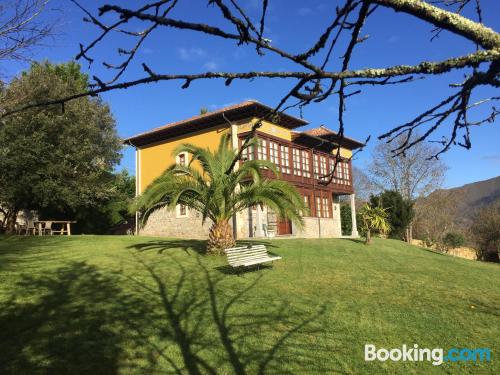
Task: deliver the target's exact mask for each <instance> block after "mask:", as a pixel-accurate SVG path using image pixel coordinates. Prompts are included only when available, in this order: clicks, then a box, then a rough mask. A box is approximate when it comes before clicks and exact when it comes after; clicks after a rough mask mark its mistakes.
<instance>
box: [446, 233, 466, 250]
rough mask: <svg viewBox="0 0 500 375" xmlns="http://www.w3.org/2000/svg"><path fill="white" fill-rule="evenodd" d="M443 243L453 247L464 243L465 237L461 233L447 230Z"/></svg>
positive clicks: (449, 247) (450, 247) (447, 246)
mask: <svg viewBox="0 0 500 375" xmlns="http://www.w3.org/2000/svg"><path fill="white" fill-rule="evenodd" d="M443 243H444V245H445V246H446V248H448V249H455V248H457V247H460V246H464V245H465V237H464V235H463V234H462V233H456V232H448V233H446V235H445V236H444V238H443Z"/></svg>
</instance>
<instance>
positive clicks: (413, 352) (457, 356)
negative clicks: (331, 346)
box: [365, 344, 491, 366]
mask: <svg viewBox="0 0 500 375" xmlns="http://www.w3.org/2000/svg"><path fill="white" fill-rule="evenodd" d="M375 360H378V361H381V362H385V361H387V360H391V361H394V362H399V361H407V362H424V361H427V362H432V364H433V365H434V366H439V365H441V364H442V363H443V362H467V361H475V362H481V361H488V362H489V361H490V360H491V349H489V348H478V349H468V348H461V349H459V348H451V349H448V351H447V352H446V353H445V351H444V349H442V348H434V349H429V348H420V347H419V346H418V344H414V345H413V346H406V345H402V346H401V348H392V349H385V348H380V349H377V347H376V346H375V345H373V344H365V361H375Z"/></svg>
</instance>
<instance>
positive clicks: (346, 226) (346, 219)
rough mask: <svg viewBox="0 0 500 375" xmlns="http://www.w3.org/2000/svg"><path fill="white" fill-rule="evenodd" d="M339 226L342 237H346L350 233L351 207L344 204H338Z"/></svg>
mask: <svg viewBox="0 0 500 375" xmlns="http://www.w3.org/2000/svg"><path fill="white" fill-rule="evenodd" d="M340 226H341V228H342V235H343V236H348V235H350V234H351V232H352V217H351V207H350V206H349V205H348V204H346V203H341V204H340Z"/></svg>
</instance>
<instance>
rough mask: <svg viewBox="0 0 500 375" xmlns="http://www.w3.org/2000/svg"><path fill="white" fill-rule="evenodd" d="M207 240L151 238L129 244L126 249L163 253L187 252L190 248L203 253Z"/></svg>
mask: <svg viewBox="0 0 500 375" xmlns="http://www.w3.org/2000/svg"><path fill="white" fill-rule="evenodd" d="M206 247H207V241H204V240H187V239H165V240H152V241H146V242H141V243H137V244H134V245H130V246H128V247H127V248H128V249H134V250H137V251H139V252H141V251H157V252H158V253H159V254H163V253H164V252H166V251H168V250H179V249H180V250H183V251H185V252H186V253H188V254H189V251H190V250H192V251H194V252H196V253H198V254H205V252H206V251H205V250H206Z"/></svg>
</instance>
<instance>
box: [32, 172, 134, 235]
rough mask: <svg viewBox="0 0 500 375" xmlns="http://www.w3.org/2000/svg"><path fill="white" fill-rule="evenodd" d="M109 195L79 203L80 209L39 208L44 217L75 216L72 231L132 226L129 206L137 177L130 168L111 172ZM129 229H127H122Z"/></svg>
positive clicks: (99, 231) (96, 231) (110, 230)
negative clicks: (130, 173) (88, 202)
mask: <svg viewBox="0 0 500 375" xmlns="http://www.w3.org/2000/svg"><path fill="white" fill-rule="evenodd" d="M108 178H109V180H110V182H109V186H110V192H109V196H107V197H104V198H103V199H100V200H99V201H98V202H96V204H94V205H92V206H85V207H78V208H77V209H76V210H73V209H71V210H68V211H61V210H58V209H53V208H45V209H42V210H40V211H39V215H40V217H41V218H45V219H65V218H68V217H71V218H74V219H75V220H76V224H74V225H73V226H72V228H71V229H72V232H74V233H76V234H78V233H83V234H90V233H91V234H108V233H113V231H114V230H115V229H116V228H117V227H118V226H120V225H125V226H127V227H130V226H131V225H132V223H133V222H134V220H135V218H134V217H133V215H131V214H130V212H129V206H130V204H131V203H132V201H133V199H134V196H135V177H134V176H130V175H129V174H128V173H127V171H125V170H124V171H122V172H119V173H113V174H112V173H110V174H109V176H108ZM122 232H125V230H122Z"/></svg>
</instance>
